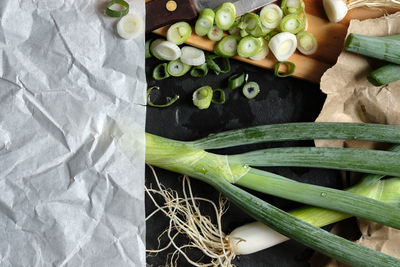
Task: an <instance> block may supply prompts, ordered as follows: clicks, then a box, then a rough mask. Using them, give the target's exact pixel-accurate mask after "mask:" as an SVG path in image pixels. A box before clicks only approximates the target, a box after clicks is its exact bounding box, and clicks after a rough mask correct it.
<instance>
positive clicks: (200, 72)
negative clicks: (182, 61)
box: [190, 63, 208, 78]
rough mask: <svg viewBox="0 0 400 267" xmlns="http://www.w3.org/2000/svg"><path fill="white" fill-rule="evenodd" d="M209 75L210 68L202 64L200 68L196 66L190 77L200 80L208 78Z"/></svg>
mask: <svg viewBox="0 0 400 267" xmlns="http://www.w3.org/2000/svg"><path fill="white" fill-rule="evenodd" d="M207 74H208V66H207V63H204V64H201V65H199V66H195V67H193V68H192V70H191V71H190V75H191V76H192V77H196V78H200V77H206V76H207Z"/></svg>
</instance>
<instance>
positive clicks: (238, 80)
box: [228, 72, 247, 90]
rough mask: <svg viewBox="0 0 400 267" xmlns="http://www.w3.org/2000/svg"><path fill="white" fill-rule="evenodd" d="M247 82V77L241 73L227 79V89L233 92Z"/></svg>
mask: <svg viewBox="0 0 400 267" xmlns="http://www.w3.org/2000/svg"><path fill="white" fill-rule="evenodd" d="M246 80H247V75H246V74H245V73H244V72H243V73H237V74H234V75H232V76H230V77H229V78H228V89H229V90H233V89H236V88H239V87H240V86H242V85H243V84H244V83H245V82H246Z"/></svg>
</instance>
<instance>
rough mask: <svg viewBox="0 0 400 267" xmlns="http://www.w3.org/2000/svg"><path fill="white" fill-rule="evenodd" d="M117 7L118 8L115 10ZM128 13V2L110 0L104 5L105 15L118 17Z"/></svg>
mask: <svg viewBox="0 0 400 267" xmlns="http://www.w3.org/2000/svg"><path fill="white" fill-rule="evenodd" d="M116 7H119V10H116ZM128 13H129V4H128V3H127V2H125V1H124V0H112V1H110V2H109V3H108V4H107V6H106V14H107V16H110V17H113V18H120V17H123V16H125V15H127V14H128Z"/></svg>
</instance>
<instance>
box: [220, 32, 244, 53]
mask: <svg viewBox="0 0 400 267" xmlns="http://www.w3.org/2000/svg"><path fill="white" fill-rule="evenodd" d="M239 40H240V36H238V35H228V36H225V37H224V38H222V40H221V41H219V42H218V43H217V45H216V46H215V47H214V52H215V54H217V55H219V56H221V57H233V56H234V55H236V53H237V45H238V42H239Z"/></svg>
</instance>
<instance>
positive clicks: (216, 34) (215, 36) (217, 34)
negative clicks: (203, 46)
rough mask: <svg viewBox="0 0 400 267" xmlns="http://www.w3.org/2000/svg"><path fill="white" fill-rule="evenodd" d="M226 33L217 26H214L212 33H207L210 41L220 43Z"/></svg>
mask: <svg viewBox="0 0 400 267" xmlns="http://www.w3.org/2000/svg"><path fill="white" fill-rule="evenodd" d="M223 34H224V31H223V30H221V29H220V28H218V27H217V26H215V25H214V26H212V27H211V29H210V31H209V32H208V33H207V37H208V39H210V40H212V41H219V40H221V39H222V36H223Z"/></svg>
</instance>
